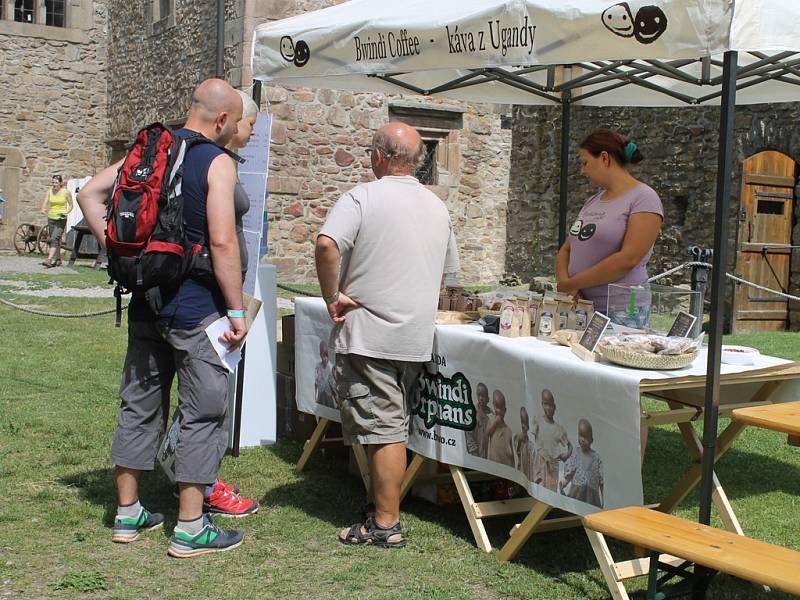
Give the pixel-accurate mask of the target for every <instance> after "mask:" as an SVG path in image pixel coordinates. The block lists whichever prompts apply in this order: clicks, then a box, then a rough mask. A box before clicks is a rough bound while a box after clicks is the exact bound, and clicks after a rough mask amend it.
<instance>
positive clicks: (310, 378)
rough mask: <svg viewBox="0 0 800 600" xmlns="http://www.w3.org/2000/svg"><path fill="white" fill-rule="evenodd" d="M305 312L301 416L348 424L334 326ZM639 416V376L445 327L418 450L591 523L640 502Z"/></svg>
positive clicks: (414, 428)
mask: <svg viewBox="0 0 800 600" xmlns="http://www.w3.org/2000/svg"><path fill="white" fill-rule="evenodd" d="M295 308H296V321H295V322H296V334H295V336H296V374H297V404H298V408H299V409H300V410H301V411H305V412H310V413H313V414H316V415H318V416H321V417H325V418H328V419H332V420H334V421H339V420H340V418H339V412H338V410H337V409H336V408H335V406H336V405H335V397H333V398H332V399H331V394H332V392H331V391H330V390H331V389H332V384H331V383H330V382H331V381H332V376H331V374H330V372H331V370H332V368H331V366H330V365H331V364H332V362H333V360H334V356H333V352H332V350H330V349H329V348H328V339H329V336H330V331H331V329H332V323H331V321H330V319H329V317H328V315H327V311H326V310H325V307H324V304H322V302H321V301H318V300H298V302H297V303H296V305H295ZM564 351H566V352H564ZM639 415H640V409H639V381H638V379H637V378H636V377H635V375H624V374H621V372H620V370H618V369H608V368H607V366H605V367H604V365H602V364H595V363H587V362H583V361H581V360H580V359H578V358H577V357H575V356H574V355H572V354H571V353H569V351H568V349H566V348H559V347H557V346H554V345H551V344H548V343H545V342H541V341H538V340H535V339H532V338H517V339H514V338H501V337H499V336H496V335H492V334H486V333H483V332H482V331H480V330H479V329H478V328H475V327H470V326H459V325H448V326H440V327H437V329H436V335H435V338H434V349H433V356H432V361H431V363H430V364H429V365H428V366H427V368H426V369H425V371H424V372H423V374H422V375H421V377H420V379H419V389H418V393H417V396H416V398H415V400H414V402H413V418H412V420H411V428H410V432H409V440H408V447H409V448H410V449H411V450H413V451H415V452H418V453H420V454H422V455H423V456H426V457H428V458H432V459H435V460H438V461H440V462H442V463H445V464H452V465H458V466H461V467H465V468H470V469H475V470H478V471H481V472H484V473H489V474H492V475H496V476H498V477H502V478H505V479H509V480H511V481H514V482H516V483H518V484H519V485H521V486H522V487H523V488H525V489H526V490H527V491H528V493H529V494H530V495H531V496H533V497H534V498H536V499H538V500H541V501H543V502H545V503H547V504H549V505H551V506H555V507H558V508H562V509H564V510H566V511H569V512H571V513H575V514H587V513H590V512H593V511H596V510H601V509H603V510H605V509H610V508H618V507H622V506H630V505H638V504H642V482H641V466H640V450H639V426H640V418H639Z"/></svg>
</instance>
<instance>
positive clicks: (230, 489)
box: [214, 479, 239, 494]
mask: <svg viewBox="0 0 800 600" xmlns="http://www.w3.org/2000/svg"><path fill="white" fill-rule="evenodd" d="M214 485H221V486H222V489H224V490H225V491H226V492H228V493H229V494H238V493H239V487H238V486H236V485H228V484H227V483H225V482H224V481H222V479H217V483H215V484H214Z"/></svg>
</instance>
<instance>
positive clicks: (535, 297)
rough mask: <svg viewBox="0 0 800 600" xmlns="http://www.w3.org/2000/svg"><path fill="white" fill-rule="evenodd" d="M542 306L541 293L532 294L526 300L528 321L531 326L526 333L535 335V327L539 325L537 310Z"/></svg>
mask: <svg viewBox="0 0 800 600" xmlns="http://www.w3.org/2000/svg"><path fill="white" fill-rule="evenodd" d="M541 308H542V295H541V294H532V295H531V299H530V300H529V301H528V321H530V325H531V328H530V330H529V331H528V333H527V334H526V335H532V336H536V334H537V331H538V330H537V327H538V326H539V311H540V310H541Z"/></svg>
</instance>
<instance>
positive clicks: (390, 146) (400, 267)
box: [315, 122, 458, 548]
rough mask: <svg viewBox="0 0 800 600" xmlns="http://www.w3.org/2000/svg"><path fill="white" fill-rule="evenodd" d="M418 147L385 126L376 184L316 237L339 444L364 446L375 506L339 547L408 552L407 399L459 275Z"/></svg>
mask: <svg viewBox="0 0 800 600" xmlns="http://www.w3.org/2000/svg"><path fill="white" fill-rule="evenodd" d="M424 149H425V147H424V145H423V143H422V140H421V139H420V136H419V133H417V131H416V130H415V129H414V128H413V127H410V126H408V125H406V124H404V123H396V122H395V123H387V124H386V125H384V126H383V127H381V128H380V129H379V130H378V131H377V132H376V133H375V135H374V136H373V138H372V146H371V147H370V150H369V152H370V162H371V166H372V172H373V173H374V174H375V177H376V178H377V181H371V182H369V183H364V184H361V185H357V186H356V187H354V188H353V189H351V190H350V191H349V192H346V193H345V194H343V195H342V197H341V198H339V200H338V201H337V202H336V204H335V205H334V207H333V208H332V209H331V210H330V212H329V213H328V216H327V219H326V221H325V224H324V225H323V227H322V230H321V231H320V233H319V235H318V236H317V241H316V249H315V260H316V266H317V277H318V278H319V284H320V289H321V291H322V297H323V299H324V301H325V303H326V305H327V307H328V315H329V316H330V318H331V320H332V321H333V322H334V329H333V332H332V334H331V346H332V349H333V351H334V352H335V353H336V358H335V360H334V380H335V382H336V395H337V401H338V403H339V408H340V412H341V416H342V431H343V437H344V440H345V443H346V444H348V445H349V444H354V443H357V444H361V445H364V446H366V448H367V451H368V455H369V472H370V488H371V489H370V494H369V496H368V500H372V501H373V502H374V505H375V511H374V514H370V513H371V511H369V510H365V511H364V512H365V513H366V514H365V519H364V520H363V522H361V523H356V524H355V525H353V526H352V527H349V528H347V529H344V530H342V531H341V532H340V533H339V541H340V542H342V543H343V544H367V545H373V546H380V547H384V548H402V547H403V546H405V545H406V540H405V538H404V537H403V535H402V528H401V525H400V486H401V483H402V481H403V477H404V476H405V472H406V441H407V440H408V431H409V421H410V418H411V398H412V391H413V390H414V388H415V387H416V384H417V383H416V382H417V377H418V376H419V372H420V370H421V368H422V365H423V363H425V362H427V361H429V360H430V358H431V352H432V350H433V334H434V327H435V326H434V321H435V318H436V309H437V306H438V305H439V288H440V286H441V283H442V279H443V276H444V274H445V273H454V272H456V271H458V251H457V248H456V245H455V236H454V235H453V227H452V224H451V222H450V215H449V213H448V211H447V207H446V206H445V204H444V203H443V202H442V201H441V200H440V199H439V198H438V197H437V196H436V195H435V194H434V193H433V192H431V191H430V190H428V189H426V188H425V186H423V185H422V184H421V183H420V182H419V181H418V180H417V179H416V178H415V177H414V172H415V171H416V168H417V165H418V164H419V162H420V160H421V158H422V156H423V152H424Z"/></svg>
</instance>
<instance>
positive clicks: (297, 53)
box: [281, 35, 311, 67]
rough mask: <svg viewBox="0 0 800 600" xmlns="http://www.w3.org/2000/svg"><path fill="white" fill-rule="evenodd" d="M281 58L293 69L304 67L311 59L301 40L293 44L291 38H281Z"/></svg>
mask: <svg viewBox="0 0 800 600" xmlns="http://www.w3.org/2000/svg"><path fill="white" fill-rule="evenodd" d="M281 56H282V57H283V58H284V60H286V61H287V62H290V63H294V66H295V67H304V66H305V65H306V63H307V62H308V59H309V58H311V49H310V48H309V47H308V44H306V43H305V42H304V41H303V40H298V41H297V42H293V41H292V38H291V36H288V35H285V36H283V37H282V38H281Z"/></svg>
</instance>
